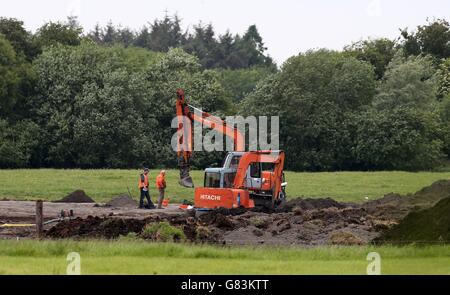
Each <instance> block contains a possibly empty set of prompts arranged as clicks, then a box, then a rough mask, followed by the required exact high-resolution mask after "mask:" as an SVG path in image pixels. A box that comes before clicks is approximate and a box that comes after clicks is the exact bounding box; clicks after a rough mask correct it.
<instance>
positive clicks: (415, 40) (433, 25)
mask: <svg viewBox="0 0 450 295" xmlns="http://www.w3.org/2000/svg"><path fill="white" fill-rule="evenodd" d="M401 33H402V37H403V39H404V41H403V47H404V49H405V53H406V54H408V55H418V54H420V53H423V54H431V55H432V56H434V57H436V58H439V59H440V58H447V57H450V25H449V23H448V22H447V21H446V20H443V19H435V20H433V21H429V22H428V24H426V25H423V26H418V27H417V31H416V32H413V33H408V32H407V29H404V30H402V31H401Z"/></svg>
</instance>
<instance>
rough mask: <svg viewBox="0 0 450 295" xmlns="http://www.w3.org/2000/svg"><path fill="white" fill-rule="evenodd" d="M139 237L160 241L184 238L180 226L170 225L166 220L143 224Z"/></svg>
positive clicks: (181, 239) (176, 240) (174, 240)
mask: <svg viewBox="0 0 450 295" xmlns="http://www.w3.org/2000/svg"><path fill="white" fill-rule="evenodd" d="M141 237H142V238H144V239H151V240H155V241H160V242H178V241H184V240H185V239H186V236H185V235H184V233H183V231H182V230H181V229H180V228H177V227H175V226H171V225H170V224H169V223H168V222H166V221H163V222H155V223H151V224H147V225H145V226H144V228H143V229H142V232H141Z"/></svg>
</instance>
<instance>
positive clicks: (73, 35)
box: [35, 20, 83, 47]
mask: <svg viewBox="0 0 450 295" xmlns="http://www.w3.org/2000/svg"><path fill="white" fill-rule="evenodd" d="M82 33H83V29H82V28H81V27H80V26H78V25H76V23H74V22H73V20H72V21H71V22H56V23H55V22H48V23H46V24H44V25H43V26H42V27H40V28H39V29H38V30H37V32H36V35H35V38H36V42H37V44H38V45H39V47H44V46H52V45H56V44H62V45H70V46H77V45H80V43H81V39H82Z"/></svg>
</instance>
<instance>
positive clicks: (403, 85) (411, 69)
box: [374, 53, 437, 109]
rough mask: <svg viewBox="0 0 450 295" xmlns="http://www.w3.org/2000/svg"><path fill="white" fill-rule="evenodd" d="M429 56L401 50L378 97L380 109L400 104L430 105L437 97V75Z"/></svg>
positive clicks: (410, 105) (386, 75) (380, 88)
mask: <svg viewBox="0 0 450 295" xmlns="http://www.w3.org/2000/svg"><path fill="white" fill-rule="evenodd" d="M435 72H436V71H435V69H434V67H433V64H432V59H431V58H430V57H427V56H417V57H414V56H410V57H407V58H406V57H404V56H402V54H401V53H399V54H397V55H396V56H395V57H394V59H393V60H392V61H391V63H390V64H389V66H388V68H387V70H386V74H385V76H384V78H383V81H382V83H381V84H380V86H379V88H378V94H377V96H376V98H375V100H374V103H375V106H376V107H377V108H378V109H391V108H395V107H397V106H409V107H413V108H425V109H427V108H428V109H429V108H431V107H432V105H433V103H435V101H436V90H437V89H436V79H437V77H436V75H435Z"/></svg>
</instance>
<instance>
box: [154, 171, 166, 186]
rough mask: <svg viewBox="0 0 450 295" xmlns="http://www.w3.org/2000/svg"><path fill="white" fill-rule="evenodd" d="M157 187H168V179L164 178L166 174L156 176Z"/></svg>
mask: <svg viewBox="0 0 450 295" xmlns="http://www.w3.org/2000/svg"><path fill="white" fill-rule="evenodd" d="M156 187H157V188H158V189H160V188H166V180H165V179H164V175H162V174H161V173H160V174H158V176H156Z"/></svg>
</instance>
